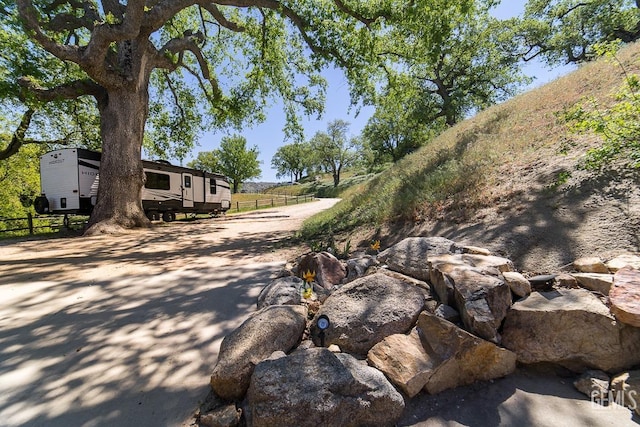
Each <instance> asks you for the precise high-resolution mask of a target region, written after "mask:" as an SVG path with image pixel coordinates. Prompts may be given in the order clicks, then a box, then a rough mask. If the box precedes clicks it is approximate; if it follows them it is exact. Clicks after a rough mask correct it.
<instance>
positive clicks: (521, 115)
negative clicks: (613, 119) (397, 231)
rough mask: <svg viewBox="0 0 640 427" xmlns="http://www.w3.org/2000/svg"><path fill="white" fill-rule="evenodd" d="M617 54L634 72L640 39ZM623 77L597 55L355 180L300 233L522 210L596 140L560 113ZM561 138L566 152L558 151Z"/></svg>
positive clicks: (608, 94) (606, 97) (610, 89)
mask: <svg viewBox="0 0 640 427" xmlns="http://www.w3.org/2000/svg"><path fill="white" fill-rule="evenodd" d="M618 58H619V60H620V61H621V62H622V63H623V64H624V67H625V69H626V71H627V72H629V73H637V72H640V65H639V61H638V60H639V59H640V45H638V44H634V45H631V46H628V47H627V48H625V49H623V50H622V51H621V52H620V53H619V55H618ZM623 81H624V70H623V69H622V67H620V65H619V64H616V63H613V62H611V61H605V60H600V61H597V62H593V63H589V64H586V65H583V66H581V67H580V68H579V69H578V70H577V71H575V72H573V73H571V74H569V75H567V76H565V77H562V78H559V79H557V80H556V81H554V82H551V83H549V84H547V85H545V86H543V87H540V88H537V89H534V90H532V91H529V92H527V93H524V94H522V95H520V96H518V97H515V98H513V99H511V100H509V101H507V102H504V103H502V104H499V105H496V106H493V107H491V108H489V109H487V110H485V111H483V112H481V113H479V114H478V115H476V116H475V117H473V118H471V119H469V120H465V121H464V122H462V123H460V124H458V125H457V126H455V127H453V128H450V129H449V130H447V131H446V132H444V133H443V134H442V135H440V136H439V137H437V138H436V139H434V140H433V141H432V142H430V143H429V144H428V145H426V146H425V147H423V148H422V149H421V150H419V151H418V152H416V153H414V154H413V155H410V156H408V157H406V158H405V159H403V160H401V161H400V162H398V163H397V164H396V165H395V166H394V167H392V168H391V169H390V170H388V171H387V172H385V173H383V174H381V175H380V176H378V177H376V178H375V179H373V180H371V181H369V182H368V183H366V184H363V185H360V186H358V188H357V189H355V190H354V191H352V192H350V193H349V194H347V195H345V196H344V200H343V202H342V203H340V204H339V205H337V206H336V207H335V208H334V209H333V210H332V211H330V212H328V213H326V214H325V215H322V216H320V217H317V218H315V219H313V220H312V221H310V222H308V223H307V227H306V230H305V232H307V233H314V232H318V231H320V230H326V229H327V228H329V227H330V228H331V229H333V230H349V229H353V227H355V226H358V225H366V226H372V225H380V224H383V223H385V222H389V221H395V222H397V221H409V222H414V223H415V222H420V221H428V220H443V219H446V220H448V221H453V222H462V221H469V220H473V219H474V218H476V219H477V218H482V217H483V216H484V215H485V213H484V212H483V209H485V208H495V209H498V211H500V210H515V211H516V212H517V211H518V209H524V208H523V207H521V206H524V203H525V202H527V201H531V200H530V199H531V198H532V197H534V196H532V194H535V195H539V194H540V192H541V191H544V189H545V188H546V189H554V190H557V189H558V187H559V184H560V183H561V182H560V180H559V177H561V176H562V174H563V173H565V174H566V173H567V172H568V171H573V170H574V169H575V166H576V164H577V163H578V161H579V159H580V157H581V156H583V155H584V153H585V152H586V150H587V149H588V148H590V147H592V146H593V145H594V144H597V143H598V140H597V139H596V138H594V137H587V136H577V135H572V134H570V133H568V129H567V126H566V124H565V123H564V122H563V121H562V120H560V117H561V115H562V112H563V111H565V109H567V108H569V107H571V106H573V105H575V104H576V103H579V102H580V101H582V100H583V99H584V98H585V97H586V96H591V97H594V98H596V99H598V101H599V103H600V104H601V105H606V104H608V103H610V102H611V101H612V95H613V93H614V92H615V91H616V90H617V89H618V88H619V87H620V86H621V85H622V84H623ZM568 142H571V144H572V145H571V150H569V152H567V153H565V154H561V152H562V150H563V148H566V146H567V143H568ZM536 197H537V196H536ZM519 206H520V207H519Z"/></svg>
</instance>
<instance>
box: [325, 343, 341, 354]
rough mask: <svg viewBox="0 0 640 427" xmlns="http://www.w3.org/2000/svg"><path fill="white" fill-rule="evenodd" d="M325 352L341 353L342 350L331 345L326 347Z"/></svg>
mask: <svg viewBox="0 0 640 427" xmlns="http://www.w3.org/2000/svg"><path fill="white" fill-rule="evenodd" d="M327 350H329V351H330V352H331V353H342V350H340V347H338V346H337V345H335V344H331V345H330V346H329V347H327Z"/></svg>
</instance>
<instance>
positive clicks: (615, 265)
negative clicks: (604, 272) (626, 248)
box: [606, 254, 640, 273]
mask: <svg viewBox="0 0 640 427" xmlns="http://www.w3.org/2000/svg"><path fill="white" fill-rule="evenodd" d="M606 266H607V268H608V269H609V271H611V272H612V273H615V272H617V271H618V270H620V269H621V268H624V267H627V266H629V267H633V268H635V269H636V270H640V256H638V255H633V254H623V255H619V256H617V257H615V258H613V259H611V260H609V261H607V263H606Z"/></svg>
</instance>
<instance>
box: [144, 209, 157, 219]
mask: <svg viewBox="0 0 640 427" xmlns="http://www.w3.org/2000/svg"><path fill="white" fill-rule="evenodd" d="M147 218H149V221H157V220H158V212H156V211H147Z"/></svg>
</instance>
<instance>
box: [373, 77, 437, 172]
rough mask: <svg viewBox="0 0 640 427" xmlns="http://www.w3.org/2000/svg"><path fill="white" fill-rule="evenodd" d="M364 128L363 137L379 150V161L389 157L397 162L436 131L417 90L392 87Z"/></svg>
mask: <svg viewBox="0 0 640 427" xmlns="http://www.w3.org/2000/svg"><path fill="white" fill-rule="evenodd" d="M389 90H390V91H391V93H390V94H388V95H387V96H385V97H384V98H382V101H381V102H380V103H379V104H378V106H377V107H376V110H375V112H374V113H373V115H372V116H371V117H370V118H369V120H368V121H367V124H366V126H365V127H364V129H363V131H362V138H363V140H364V141H366V145H367V147H369V148H370V149H371V150H373V152H374V153H375V161H376V162H384V161H385V159H386V158H387V157H388V158H390V159H391V161H393V162H397V161H398V160H400V159H401V158H402V157H404V156H405V155H407V154H409V153H411V152H413V151H415V150H416V149H418V148H420V147H421V146H422V145H423V144H425V143H426V142H427V140H428V138H429V136H430V135H431V133H432V128H433V126H434V124H433V123H427V122H425V121H424V120H422V118H421V117H420V115H419V114H418V111H419V109H418V105H417V103H419V102H420V99H419V97H418V96H414V95H415V93H414V92H405V91H401V92H400V93H398V92H397V91H395V89H394V88H389Z"/></svg>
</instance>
